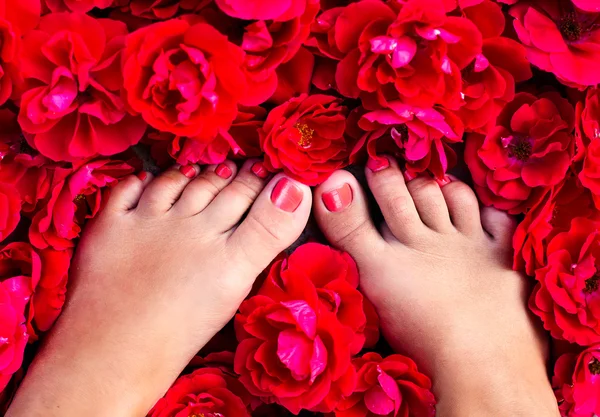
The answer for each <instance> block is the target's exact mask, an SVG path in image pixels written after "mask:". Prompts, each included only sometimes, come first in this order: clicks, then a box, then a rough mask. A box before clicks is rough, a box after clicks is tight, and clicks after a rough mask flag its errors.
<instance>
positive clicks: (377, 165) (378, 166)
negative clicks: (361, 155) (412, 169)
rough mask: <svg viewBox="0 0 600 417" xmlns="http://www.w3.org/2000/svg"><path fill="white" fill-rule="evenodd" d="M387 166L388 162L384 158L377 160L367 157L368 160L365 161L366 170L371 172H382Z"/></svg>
mask: <svg viewBox="0 0 600 417" xmlns="http://www.w3.org/2000/svg"><path fill="white" fill-rule="evenodd" d="M389 166H390V161H389V160H388V159H387V158H385V157H380V158H378V159H375V158H373V157H369V160H368V161H367V168H369V169H370V170H371V171H373V172H379V171H383V170H384V169H386V168H387V167H389Z"/></svg>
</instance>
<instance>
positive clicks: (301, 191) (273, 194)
mask: <svg viewBox="0 0 600 417" xmlns="http://www.w3.org/2000/svg"><path fill="white" fill-rule="evenodd" d="M311 205H312V195H311V192H310V188H309V187H308V186H306V185H303V184H300V183H299V182H297V181H294V180H292V179H291V178H288V177H286V176H285V175H283V174H278V175H276V176H275V177H274V178H273V179H272V180H271V181H270V182H269V184H267V186H266V187H265V188H264V190H263V191H262V192H261V193H260V195H259V196H258V198H257V199H256V201H255V202H254V204H253V205H252V208H251V209H250V212H249V213H248V216H246V218H245V219H244V221H242V223H241V224H240V225H239V227H237V228H236V229H235V230H234V231H233V232H232V233H231V235H230V236H229V239H228V248H229V250H230V251H231V257H232V258H233V259H232V262H233V263H234V264H235V263H239V264H241V265H248V266H250V267H252V268H253V272H254V273H256V274H258V273H260V272H261V271H262V270H263V269H264V268H266V267H267V266H268V265H269V263H270V262H271V261H272V260H273V259H274V258H275V257H276V256H277V255H278V254H279V253H280V252H281V251H283V250H285V249H286V248H288V247H289V246H290V245H291V244H292V243H294V242H295V241H296V240H297V239H298V237H300V235H301V234H302V231H303V230H304V227H305V226H306V223H307V222H308V217H309V215H310V209H311Z"/></svg>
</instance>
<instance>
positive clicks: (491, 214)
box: [481, 207, 517, 246]
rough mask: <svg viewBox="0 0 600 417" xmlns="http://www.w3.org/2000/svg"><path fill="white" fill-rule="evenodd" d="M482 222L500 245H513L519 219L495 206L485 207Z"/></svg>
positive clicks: (482, 211) (482, 212)
mask: <svg viewBox="0 0 600 417" xmlns="http://www.w3.org/2000/svg"><path fill="white" fill-rule="evenodd" d="M481 224H482V226H483V228H484V229H485V231H486V232H488V233H489V234H490V235H491V236H492V238H493V239H494V240H495V241H497V242H498V243H499V244H500V245H503V246H510V245H511V242H512V237H513V234H514V232H515V228H516V227H517V221H516V220H515V218H514V217H513V216H511V215H509V214H508V213H506V212H505V211H501V210H498V209H495V208H493V207H484V208H483V209H482V210H481Z"/></svg>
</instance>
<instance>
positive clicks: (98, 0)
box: [44, 0, 114, 13]
mask: <svg viewBox="0 0 600 417" xmlns="http://www.w3.org/2000/svg"><path fill="white" fill-rule="evenodd" d="M44 1H45V2H46V6H47V7H48V9H50V11H52V12H54V13H57V12H68V11H72V12H79V13H87V12H89V11H90V10H92V9H93V8H94V7H97V8H99V9H106V8H107V7H110V6H111V5H112V3H113V1H114V0H44Z"/></svg>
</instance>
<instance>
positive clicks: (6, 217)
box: [0, 182, 21, 242]
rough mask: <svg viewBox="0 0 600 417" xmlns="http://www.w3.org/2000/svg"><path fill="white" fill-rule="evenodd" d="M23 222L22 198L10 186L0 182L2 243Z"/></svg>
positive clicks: (0, 230) (0, 229) (0, 232)
mask: <svg viewBox="0 0 600 417" xmlns="http://www.w3.org/2000/svg"><path fill="white" fill-rule="evenodd" d="M19 220H21V197H20V196H19V193H18V192H17V190H16V189H15V188H14V187H13V186H12V185H10V184H3V183H1V182H0V242H2V241H3V240H4V239H6V238H7V237H8V235H10V234H11V233H12V232H13V231H14V230H15V229H16V228H17V225H18V224H19Z"/></svg>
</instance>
